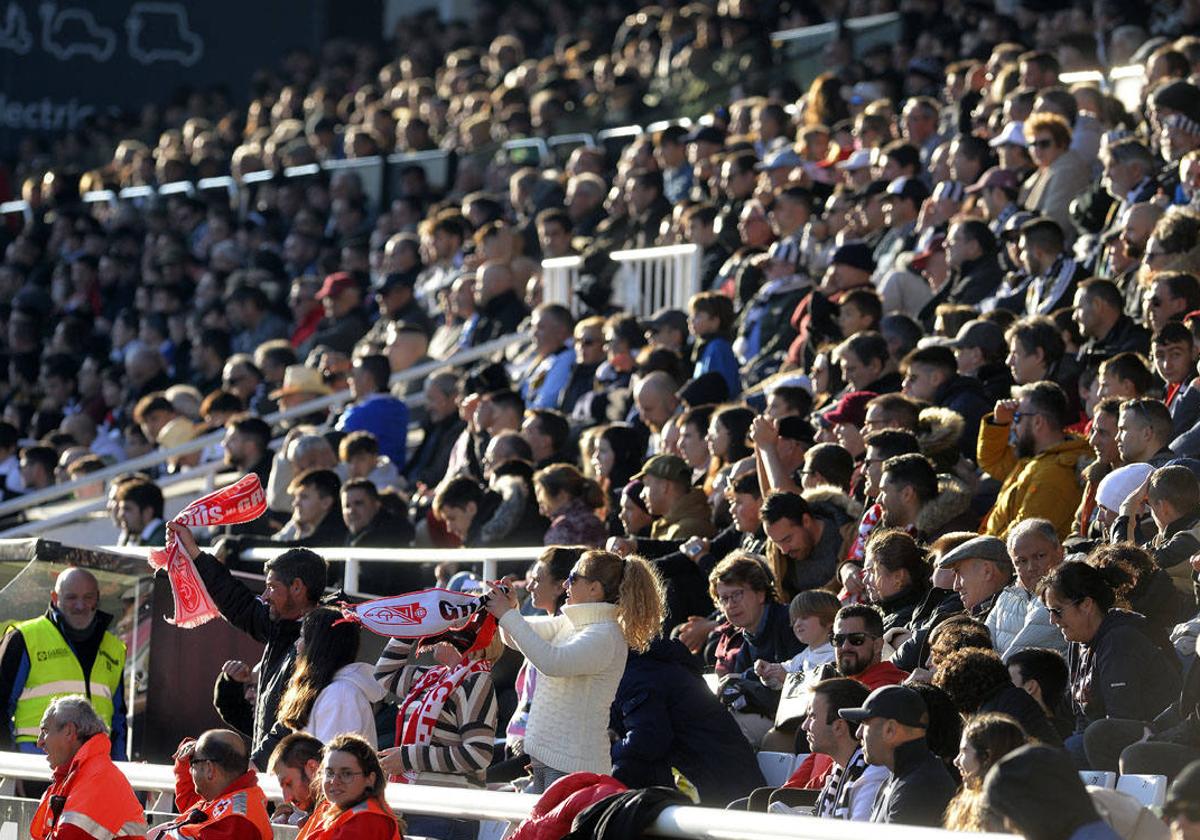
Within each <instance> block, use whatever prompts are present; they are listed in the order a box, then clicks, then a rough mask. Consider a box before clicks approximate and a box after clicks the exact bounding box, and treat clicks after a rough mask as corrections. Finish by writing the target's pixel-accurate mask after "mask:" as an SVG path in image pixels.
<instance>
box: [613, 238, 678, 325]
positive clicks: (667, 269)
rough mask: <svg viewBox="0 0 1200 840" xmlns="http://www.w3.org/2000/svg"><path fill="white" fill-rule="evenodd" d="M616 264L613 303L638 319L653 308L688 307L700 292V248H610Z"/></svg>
mask: <svg viewBox="0 0 1200 840" xmlns="http://www.w3.org/2000/svg"><path fill="white" fill-rule="evenodd" d="M609 256H611V257H612V259H613V261H614V262H616V263H617V264H618V266H619V267H618V269H617V278H616V282H615V283H614V285H613V303H614V305H616V306H619V307H621V308H622V309H625V310H628V311H629V312H631V313H633V314H634V315H636V316H638V317H639V318H645V317H648V316H649V315H651V314H652V313H654V312H655V310H658V309H663V308H664V307H665V308H670V309H682V310H684V311H686V310H687V304H688V301H689V300H690V299H691V297H692V295H694V294H696V293H697V292H698V291H700V248H699V246H697V245H667V246H664V247H660V248H636V249H633V250H630V251H613V252H612V254H610V255H609Z"/></svg>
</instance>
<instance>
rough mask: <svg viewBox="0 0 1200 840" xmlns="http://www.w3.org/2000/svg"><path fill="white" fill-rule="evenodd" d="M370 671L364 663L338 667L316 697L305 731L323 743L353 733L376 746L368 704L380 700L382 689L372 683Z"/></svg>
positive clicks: (372, 678) (371, 714)
mask: <svg viewBox="0 0 1200 840" xmlns="http://www.w3.org/2000/svg"><path fill="white" fill-rule="evenodd" d="M374 671H375V669H374V667H373V666H372V665H370V664H368V663H366V662H352V663H350V664H349V665H345V666H343V667H341V668H339V669H338V670H337V673H335V674H334V675H333V682H331V683H330V684H329V685H327V686H325V687H324V688H323V689H321V693H320V694H318V695H317V700H316V702H315V703H313V707H312V711H311V712H309V713H308V723H306V724H305V726H304V729H305V731H306V732H308V733H309V734H311V735H312V736H313V737H315V738H316V739H317V740H319V741H321V742H322V743H325V744H328V743H329V742H330V741H331V740H333V737H334V736H335V735H341V734H342V733H343V732H353V733H354V734H355V735H361V736H362V737H363V738H365V739H366V740H367V743H369V744H374V743H376V742H377V738H376V735H375V712H374V710H373V709H372V708H371V704H373V703H378V702H379V701H380V700H382V699H383V687H382V686H380V685H379V683H377V682H376V681H375V674H374Z"/></svg>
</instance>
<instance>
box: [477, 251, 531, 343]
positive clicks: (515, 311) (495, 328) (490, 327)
mask: <svg viewBox="0 0 1200 840" xmlns="http://www.w3.org/2000/svg"><path fill="white" fill-rule="evenodd" d="M475 305H476V306H477V307H478V311H479V321H478V323H477V324H476V325H475V329H474V331H473V332H472V333H471V346H472V347H477V346H479V345H480V344H485V343H487V342H489V341H492V340H493V339H497V338H500V337H501V336H506V335H512V334H513V333H514V332H516V331H517V327H518V326H519V325H520V324H521V322H522V321H524V320H525V318H526V317H528V315H529V308H528V307H527V306H525V304H524V303H523V302H522V301H521V298H520V296H519V295H518V294H517V288H516V278H515V277H514V276H513V272H512V269H511V268H509V266H508V265H506V264H505V263H500V262H486V263H484V264H483V265H481V266H480V267H479V271H478V272H477V273H476V275H475Z"/></svg>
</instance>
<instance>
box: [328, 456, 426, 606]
mask: <svg viewBox="0 0 1200 840" xmlns="http://www.w3.org/2000/svg"><path fill="white" fill-rule="evenodd" d="M341 496H342V508H341V513H342V518H343V520H344V521H345V523H346V529H347V534H346V545H347V546H349V547H350V548H406V547H407V546H410V545H412V541H413V536H414V535H415V529H414V528H413V526H412V523H411V522H409V521H408V515H407V513H405V512H400V513H397V512H396V511H394V510H391V509H389V508H388V506H387V505H386V504H385V503H384V500H383V498H382V497H380V495H379V490H378V489H377V488H376V487H375V483H374V482H372V481H370V480H369V479H366V478H355V479H352V480H350V481H347V482H346V483H345V484H343V485H342V493H341ZM393 498H394V497H393ZM422 584H423V575H422V574H421V573H420V569H419V567H418V566H415V565H403V564H398V563H367V564H365V565H360V566H359V573H358V586H357V589H358V591H359V592H364V593H369V594H371V595H375V596H380V595H394V594H396V593H397V592H409V591H412V590H415V589H420V588H421V587H422Z"/></svg>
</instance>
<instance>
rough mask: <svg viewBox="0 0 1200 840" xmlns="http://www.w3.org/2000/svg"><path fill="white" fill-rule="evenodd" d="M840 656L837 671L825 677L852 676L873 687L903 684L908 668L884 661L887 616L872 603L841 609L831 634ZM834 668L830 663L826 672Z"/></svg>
mask: <svg viewBox="0 0 1200 840" xmlns="http://www.w3.org/2000/svg"><path fill="white" fill-rule="evenodd" d="M829 641H830V643H831V644H832V645H833V652H834V655H835V656H836V657H837V659H836V662H837V670H836V672H835V673H832V674H830V673H823V674H822V676H824V677H833V676H840V677H850V678H851V679H854V680H857V681H858V682H860V683H862V684H863V685H865V686H866V687H867V688H869V689H872V690H874V689H876V688H879V687H880V686H884V685H899V684H900V683H902V682H904V680H905V678H906V677H908V672H907V671H904V670H901V669H900V668H897V667H896V666H895V665H893V664H892V663H891V662H885V661H883V616H882V615H881V614H880V612H879V610H877V609H876V608H875V607H873V606H870V605H869V604H850V605H848V606H845V607H842V608H841V609H840V610H838V614H837V616H836V617H835V618H834V619H833V633H832V634H831V635H830V637H829ZM830 670H832V669H831V668H830V666H828V665H826V666H825V668H824V671H825V672H828V671H830Z"/></svg>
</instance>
